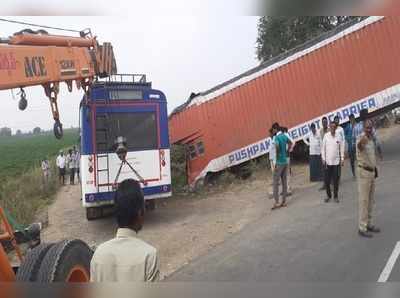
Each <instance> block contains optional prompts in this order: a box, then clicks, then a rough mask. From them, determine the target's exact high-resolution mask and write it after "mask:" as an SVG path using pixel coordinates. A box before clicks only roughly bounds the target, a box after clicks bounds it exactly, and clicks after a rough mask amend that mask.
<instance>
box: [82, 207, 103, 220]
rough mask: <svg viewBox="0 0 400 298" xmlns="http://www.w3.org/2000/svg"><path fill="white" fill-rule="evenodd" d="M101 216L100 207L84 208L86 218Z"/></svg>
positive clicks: (101, 209)
mask: <svg viewBox="0 0 400 298" xmlns="http://www.w3.org/2000/svg"><path fill="white" fill-rule="evenodd" d="M102 216H103V208H102V207H87V208H86V219H87V220H94V219H97V218H100V217H102Z"/></svg>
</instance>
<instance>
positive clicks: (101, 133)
mask: <svg viewBox="0 0 400 298" xmlns="http://www.w3.org/2000/svg"><path fill="white" fill-rule="evenodd" d="M118 136H123V137H125V138H126V141H127V149H128V151H139V150H154V149H158V142H157V140H158V136H157V121H156V115H155V113H154V112H135V113H125V112H124V113H105V114H97V115H96V145H97V152H98V153H106V152H110V151H113V146H114V141H115V140H116V138H117V137H118Z"/></svg>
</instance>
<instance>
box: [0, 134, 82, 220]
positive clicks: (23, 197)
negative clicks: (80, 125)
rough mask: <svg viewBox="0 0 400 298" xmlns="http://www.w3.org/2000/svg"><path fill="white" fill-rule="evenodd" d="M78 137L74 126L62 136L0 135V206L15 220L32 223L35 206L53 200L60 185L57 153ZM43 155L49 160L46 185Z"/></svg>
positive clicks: (38, 207) (70, 144)
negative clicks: (42, 165) (49, 169)
mask: <svg viewBox="0 0 400 298" xmlns="http://www.w3.org/2000/svg"><path fill="white" fill-rule="evenodd" d="M77 141H78V131H77V130H66V131H65V132H64V137H63V139H61V140H57V139H56V138H55V137H54V136H53V134H52V133H48V134H42V135H19V136H11V137H0V156H1V159H0V206H2V207H3V208H4V210H5V211H6V212H7V213H8V214H9V215H10V216H11V217H12V218H13V219H14V220H15V221H16V222H17V223H18V224H20V225H27V224H29V223H31V222H32V221H33V219H34V217H35V215H36V213H37V212H38V210H39V209H41V208H42V207H44V206H46V205H48V204H49V203H50V202H51V201H52V199H53V196H54V195H55V193H56V192H57V190H58V188H59V185H58V177H57V169H56V166H55V158H56V155H57V153H58V151H59V150H60V149H66V148H70V147H72V146H73V145H75V144H77ZM44 158H47V159H48V160H49V161H50V164H51V175H50V178H49V182H48V183H47V184H46V186H45V185H44V183H43V177H42V171H41V167H40V165H41V160H42V159H44Z"/></svg>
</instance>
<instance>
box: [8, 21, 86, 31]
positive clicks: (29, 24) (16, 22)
mask: <svg viewBox="0 0 400 298" xmlns="http://www.w3.org/2000/svg"><path fill="white" fill-rule="evenodd" d="M0 21H2V22H8V23H14V24H20V25H27V26H32V27H39V28H46V29H53V30H59V31H68V32H77V33H80V32H81V31H80V30H73V29H66V28H60V27H52V26H46V25H38V24H32V23H26V22H21V21H16V20H10V19H3V18H0Z"/></svg>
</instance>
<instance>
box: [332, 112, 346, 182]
mask: <svg viewBox="0 0 400 298" xmlns="http://www.w3.org/2000/svg"><path fill="white" fill-rule="evenodd" d="M333 121H334V122H335V124H336V134H337V136H338V137H339V138H340V139H341V140H342V141H343V144H346V134H345V133H344V129H343V127H341V126H340V118H339V116H335V118H333ZM343 152H344V151H343ZM343 152H342V153H343ZM343 155H344V153H343ZM341 176H342V166H340V167H339V184H340V177H341Z"/></svg>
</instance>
